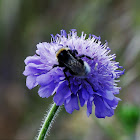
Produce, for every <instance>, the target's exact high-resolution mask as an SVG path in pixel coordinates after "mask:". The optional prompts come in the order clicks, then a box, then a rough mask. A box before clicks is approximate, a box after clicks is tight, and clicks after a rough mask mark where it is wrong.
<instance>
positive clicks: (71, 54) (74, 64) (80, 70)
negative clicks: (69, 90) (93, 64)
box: [53, 47, 92, 87]
mask: <svg viewBox="0 0 140 140" xmlns="http://www.w3.org/2000/svg"><path fill="white" fill-rule="evenodd" d="M56 57H57V60H58V65H57V64H55V65H53V68H54V67H64V70H63V72H64V75H65V77H66V79H67V80H68V82H69V77H68V76H67V74H66V72H67V71H69V72H70V74H72V75H74V76H76V77H80V78H86V76H87V75H88V74H89V73H90V71H91V70H90V66H89V65H88V63H87V62H85V61H83V60H82V59H81V58H83V57H86V58H88V59H92V58H90V57H89V56H86V55H84V54H82V55H78V52H77V50H71V49H69V48H68V47H63V48H61V49H59V50H58V51H57V52H56ZM69 87H70V82H69Z"/></svg>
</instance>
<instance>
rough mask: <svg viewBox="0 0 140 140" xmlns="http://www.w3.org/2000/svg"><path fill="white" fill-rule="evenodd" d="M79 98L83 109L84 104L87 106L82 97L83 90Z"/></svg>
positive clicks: (79, 93) (79, 92)
mask: <svg viewBox="0 0 140 140" xmlns="http://www.w3.org/2000/svg"><path fill="white" fill-rule="evenodd" d="M78 96H79V101H80V105H81V107H83V106H84V104H85V100H84V99H83V97H82V91H81V90H79V91H78Z"/></svg>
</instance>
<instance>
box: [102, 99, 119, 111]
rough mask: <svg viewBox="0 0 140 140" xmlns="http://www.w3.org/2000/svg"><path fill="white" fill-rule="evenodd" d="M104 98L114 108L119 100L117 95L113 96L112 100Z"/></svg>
mask: <svg viewBox="0 0 140 140" xmlns="http://www.w3.org/2000/svg"><path fill="white" fill-rule="evenodd" d="M104 100H105V102H106V103H107V104H108V105H109V106H110V107H111V108H112V109H115V108H116V107H117V105H118V102H119V101H121V99H120V98H118V97H114V99H113V100H107V99H104Z"/></svg>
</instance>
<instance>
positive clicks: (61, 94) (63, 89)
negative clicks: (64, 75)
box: [53, 81, 71, 105]
mask: <svg viewBox="0 0 140 140" xmlns="http://www.w3.org/2000/svg"><path fill="white" fill-rule="evenodd" d="M67 83H68V82H67V81H65V82H63V83H61V84H60V85H59V87H58V89H57V91H56V94H55V95H54V98H53V100H54V102H55V103H56V105H62V104H63V103H64V101H65V98H66V97H68V95H71V91H70V89H69V86H68V84H67Z"/></svg>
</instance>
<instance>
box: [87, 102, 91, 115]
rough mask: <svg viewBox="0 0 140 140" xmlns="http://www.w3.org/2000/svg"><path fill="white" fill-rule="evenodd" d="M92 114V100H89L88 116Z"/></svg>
mask: <svg viewBox="0 0 140 140" xmlns="http://www.w3.org/2000/svg"><path fill="white" fill-rule="evenodd" d="M90 114H92V102H90V101H88V102H87V116H88V117H89V115H90Z"/></svg>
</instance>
